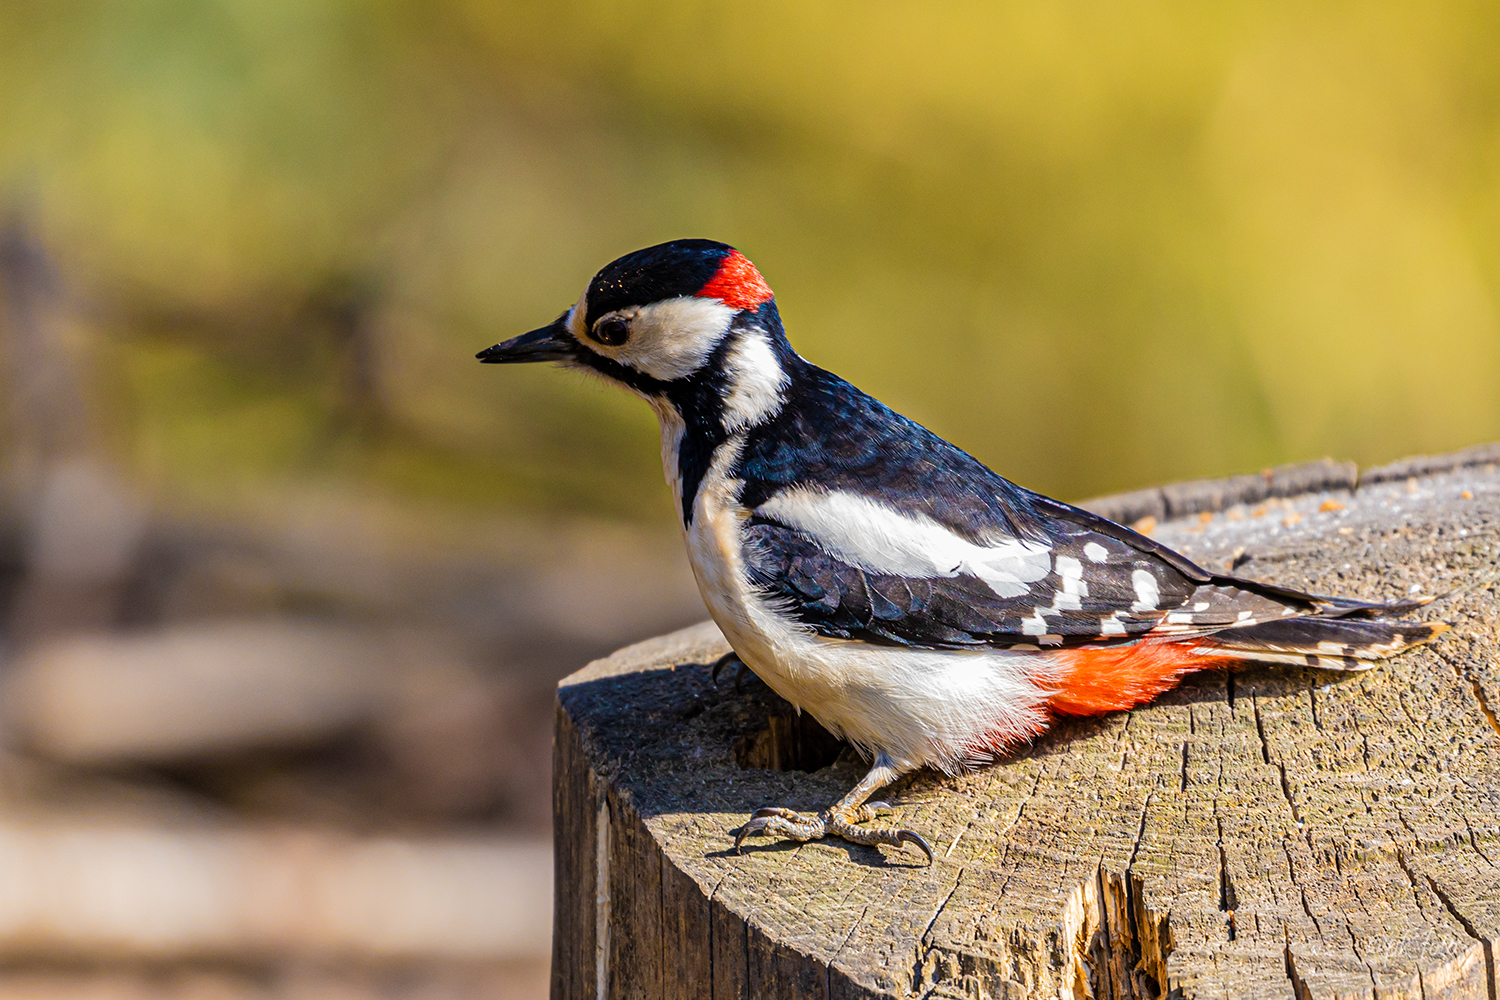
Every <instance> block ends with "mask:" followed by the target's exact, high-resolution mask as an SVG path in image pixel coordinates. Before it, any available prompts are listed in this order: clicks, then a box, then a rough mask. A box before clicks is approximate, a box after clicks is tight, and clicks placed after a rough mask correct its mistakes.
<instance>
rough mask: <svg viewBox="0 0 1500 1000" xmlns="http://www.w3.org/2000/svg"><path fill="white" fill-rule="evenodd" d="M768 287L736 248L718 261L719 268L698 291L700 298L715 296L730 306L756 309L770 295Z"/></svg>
mask: <svg viewBox="0 0 1500 1000" xmlns="http://www.w3.org/2000/svg"><path fill="white" fill-rule="evenodd" d="M773 294H774V293H773V292H772V291H771V286H770V285H768V284H766V279H765V278H762V277H761V276H760V272H759V271H757V270H756V269H755V265H754V264H752V263H750V262H749V261H748V260H746V259H745V255H744V254H742V253H740V252H739V251H738V250H731V251H729V256H727V257H725V258H724V259H723V260H722V261H720V262H719V269H718V270H717V271H715V272H714V276H713V277H712V278H710V279H709V281H708V284H706V285H704V286H703V287H702V289H700V290H699V292H698V298H700V299H718V300H719V301H720V302H722V303H724V304H725V305H726V306H729V307H730V308H732V309H759V308H760V304H761V303H762V302H764V301H766V299H769V298H771V297H772V296H773Z"/></svg>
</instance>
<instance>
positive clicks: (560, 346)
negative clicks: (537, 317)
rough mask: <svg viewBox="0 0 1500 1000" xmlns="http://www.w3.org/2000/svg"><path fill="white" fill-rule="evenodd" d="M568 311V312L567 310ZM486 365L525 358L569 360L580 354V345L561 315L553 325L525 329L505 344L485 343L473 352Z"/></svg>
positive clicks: (510, 362) (518, 362)
mask: <svg viewBox="0 0 1500 1000" xmlns="http://www.w3.org/2000/svg"><path fill="white" fill-rule="evenodd" d="M564 315H566V314H564ZM474 356H475V357H476V358H478V359H479V360H480V361H483V362H484V363H485V364H487V365H514V364H520V363H522V362H525V361H567V360H569V359H571V358H574V357H577V345H576V344H575V343H574V341H573V338H572V337H571V336H569V334H568V331H567V330H566V329H564V328H563V325H562V318H561V317H559V318H558V320H557V321H556V322H555V323H553V324H552V325H551V326H544V327H542V328H541V329H540V330H532V331H531V332H530V333H523V334H521V335H520V336H519V337H514V338H512V339H510V340H507V341H505V342H504V343H503V344H496V345H495V346H494V347H486V348H485V349H484V350H482V351H480V352H479V353H478V354H476V355H474Z"/></svg>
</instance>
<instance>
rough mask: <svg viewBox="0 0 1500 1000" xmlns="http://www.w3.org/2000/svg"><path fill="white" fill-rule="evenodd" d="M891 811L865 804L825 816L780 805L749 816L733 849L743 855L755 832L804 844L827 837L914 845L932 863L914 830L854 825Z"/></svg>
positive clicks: (871, 844)
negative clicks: (748, 838) (746, 839)
mask: <svg viewBox="0 0 1500 1000" xmlns="http://www.w3.org/2000/svg"><path fill="white" fill-rule="evenodd" d="M892 811H893V810H892V809H891V807H890V805H889V804H888V803H885V802H866V803H864V804H863V805H859V806H855V807H853V808H846V809H840V808H839V807H837V806H835V807H834V808H833V809H830V810H828V811H827V812H825V813H816V814H815V813H799V812H796V811H794V810H792V809H783V808H782V807H781V806H768V807H766V808H764V809H757V810H755V812H754V813H752V814H751V815H750V821H749V822H748V823H746V824H745V825H744V826H742V827H740V828H739V829H738V830H736V831H734V850H735V853H740V852H741V851H742V850H743V849H744V843H745V838H746V837H748V836H750V835H751V834H755V833H759V834H764V835H765V836H768V837H781V838H783V839H786V840H797V841H804V842H805V841H809V840H822V839H823V838H824V837H840V838H842V839H844V840H847V841H849V842H850V843H852V844H862V845H864V846H866V847H874V846H876V845H877V844H885V845H887V846H889V847H901V846H903V845H905V844H914V845H916V847H917V848H918V849H919V850H921V852H922V853H923V854H925V855H927V863H928V864H929V865H930V864H932V848H931V847H930V846H929V845H928V843H927V841H926V840H925V839H923V837H922V835H921V834H919V833H917V832H915V831H913V830H897V829H893V828H890V827H860V826H856V825H855V824H856V823H867V822H869V821H870V820H872V819H876V818H878V817H880V816H886V815H889V814H890V813H891V812H892Z"/></svg>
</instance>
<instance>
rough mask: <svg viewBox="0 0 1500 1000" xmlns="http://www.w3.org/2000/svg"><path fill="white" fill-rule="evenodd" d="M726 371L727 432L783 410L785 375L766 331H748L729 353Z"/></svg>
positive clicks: (725, 404)
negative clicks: (727, 389)
mask: <svg viewBox="0 0 1500 1000" xmlns="http://www.w3.org/2000/svg"><path fill="white" fill-rule="evenodd" d="M724 369H725V372H726V374H727V375H728V376H729V394H728V395H727V396H725V398H724V416H723V424H724V429H725V430H726V431H729V432H730V433H733V432H735V431H737V430H740V429H741V428H743V427H749V426H750V425H751V424H756V423H759V422H760V421H762V420H764V419H765V418H766V417H769V416H771V415H773V414H775V413H776V412H777V411H778V410H780V409H781V404H782V398H781V390H782V389H784V388H785V387H786V382H787V376H786V372H784V371H782V370H781V363H780V362H779V361H777V360H776V352H775V351H774V350H772V348H771V339H770V337H769V336H768V335H767V333H766V331H764V330H761V329H754V328H752V329H749V330H746V331H745V332H744V333H743V334H741V335H740V338H739V340H738V341H736V342H735V345H734V346H733V347H732V348H731V349H730V351H729V357H728V358H727V359H726V360H725V364H724Z"/></svg>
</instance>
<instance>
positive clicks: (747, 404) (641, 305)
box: [477, 240, 795, 429]
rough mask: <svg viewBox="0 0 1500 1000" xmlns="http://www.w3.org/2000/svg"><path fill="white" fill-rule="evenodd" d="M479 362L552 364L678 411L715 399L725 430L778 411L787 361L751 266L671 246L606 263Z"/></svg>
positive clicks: (686, 244) (734, 255)
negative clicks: (554, 312) (565, 302)
mask: <svg viewBox="0 0 1500 1000" xmlns="http://www.w3.org/2000/svg"><path fill="white" fill-rule="evenodd" d="M477 357H478V358H479V360H480V361H483V362H485V363H486V364H514V363H518V362H523V361H555V362H558V363H560V364H562V365H565V366H567V367H570V368H582V369H585V370H588V371H591V372H593V373H595V374H598V375H601V376H603V377H604V378H606V379H608V380H610V381H613V382H616V383H619V384H620V385H623V386H625V387H626V388H628V389H631V390H632V391H634V392H637V393H639V394H640V395H642V396H645V397H646V398H647V399H648V400H651V401H653V403H655V402H658V401H661V402H666V401H668V400H670V401H671V402H673V403H674V404H675V405H676V406H677V408H678V409H682V408H683V406H684V404H685V403H689V402H690V399H694V400H696V402H693V403H691V405H693V407H694V408H695V409H696V408H698V406H699V405H700V404H702V403H706V402H708V401H709V400H713V401H715V403H716V405H715V408H716V409H717V410H719V411H720V418H721V419H722V420H723V422H724V425H725V427H726V429H728V428H729V427H730V425H731V423H738V424H740V425H744V424H748V423H753V422H755V420H756V419H758V418H759V417H760V416H763V415H764V411H766V409H767V408H768V407H770V406H773V405H779V402H780V391H781V389H782V387H783V386H784V385H785V382H786V379H787V375H786V371H785V368H784V365H785V363H786V361H788V360H790V359H792V358H795V355H793V354H792V352H791V348H790V347H788V346H787V344H786V338H785V334H784V333H783V332H782V329H781V320H780V318H779V317H778V316H777V313H776V302H775V297H774V295H773V293H772V292H771V289H770V286H768V285H767V284H766V282H765V279H764V278H762V277H761V276H760V272H759V271H757V270H756V269H755V265H754V264H751V263H750V261H749V260H747V259H746V258H745V257H744V255H743V254H741V253H740V252H739V251H738V250H736V249H734V248H733V247H731V246H727V245H725V244H723V243H716V242H714V241H713V240H673V241H672V242H670V243H661V244H658V245H657V246H654V247H647V248H646V249H644V250H637V251H635V252H634V253H628V254H626V255H625V256H623V257H621V258H620V259H619V260H616V261H614V262H613V263H611V264H609V265H607V266H606V267H605V268H604V269H603V270H601V271H600V272H599V273H598V274H596V275H594V277H593V279H592V280H591V281H590V282H589V284H588V287H587V288H585V289H584V292H583V296H582V297H581V298H579V300H578V302H577V303H576V304H574V305H573V306H572V307H571V308H570V309H568V310H567V311H566V312H564V313H563V314H562V315H561V316H559V317H558V318H557V319H556V320H554V321H553V322H552V323H551V324H550V325H548V326H544V327H542V328H541V329H539V330H533V331H531V332H530V333H525V334H522V335H521V336H519V337H516V338H514V339H512V340H507V341H505V342H504V343H500V344H496V345H495V346H494V347H490V348H487V349H486V350H483V351H480V352H479V354H478V355H477Z"/></svg>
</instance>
